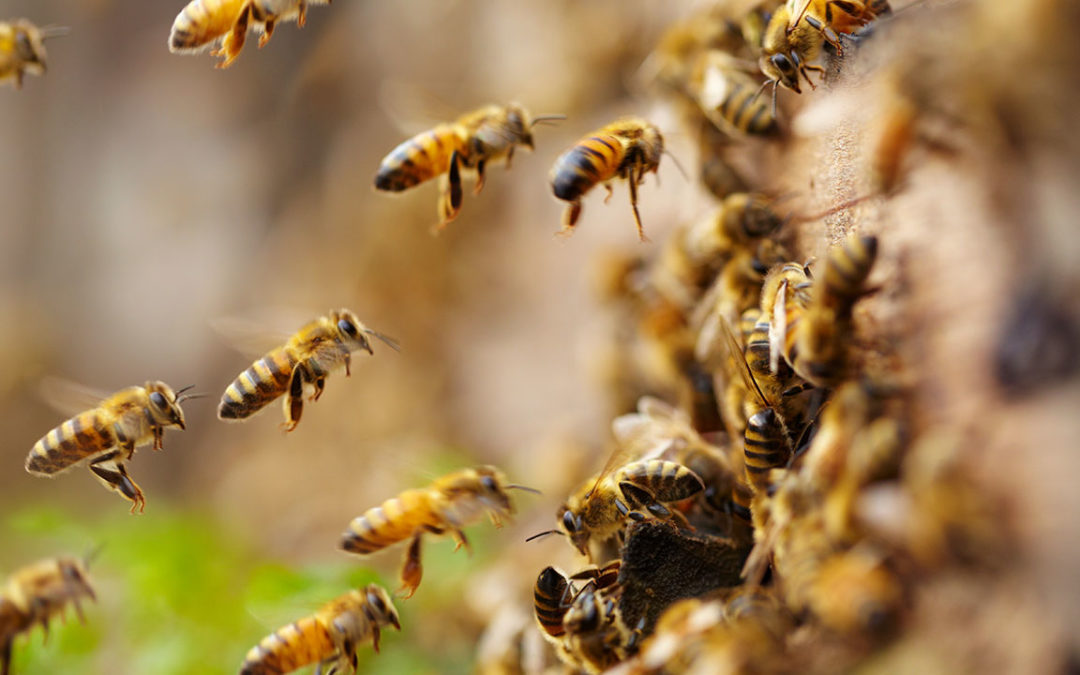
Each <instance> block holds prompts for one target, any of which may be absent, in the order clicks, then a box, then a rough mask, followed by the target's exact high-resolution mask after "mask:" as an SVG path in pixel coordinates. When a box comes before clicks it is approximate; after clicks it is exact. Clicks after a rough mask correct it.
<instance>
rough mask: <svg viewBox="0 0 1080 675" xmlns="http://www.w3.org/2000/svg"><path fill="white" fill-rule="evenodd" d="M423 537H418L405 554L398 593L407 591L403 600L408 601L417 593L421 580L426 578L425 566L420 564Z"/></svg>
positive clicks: (413, 540)
mask: <svg viewBox="0 0 1080 675" xmlns="http://www.w3.org/2000/svg"><path fill="white" fill-rule="evenodd" d="M422 536H423V535H420V534H418V535H416V536H415V537H413V539H412V542H411V543H410V544H409V550H408V551H406V552H405V563H404V564H403V565H402V566H401V588H399V589H398V590H397V592H398V593H401V592H402V591H407V592H408V595H403V596H402V597H403V599H405V600H408V599H409V598H411V597H412V596H413V593H415V592H416V588H417V586H419V585H420V579H421V578H422V577H423V576H424V566H423V564H421V562H420V539H421V537H422Z"/></svg>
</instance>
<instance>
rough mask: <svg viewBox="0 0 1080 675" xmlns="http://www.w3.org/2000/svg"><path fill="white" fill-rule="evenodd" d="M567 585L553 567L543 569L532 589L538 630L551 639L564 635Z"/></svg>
mask: <svg viewBox="0 0 1080 675" xmlns="http://www.w3.org/2000/svg"><path fill="white" fill-rule="evenodd" d="M569 586H570V585H569V583H568V582H567V581H566V577H564V576H563V575H562V574H560V573H559V571H558V570H556V569H555V568H554V567H545V568H544V570H543V571H542V572H540V576H539V577H537V578H536V586H534V587H533V611H534V612H535V613H536V621H537V623H539V624H540V628H542V629H543V631H544V632H545V633H547V634H548V635H550V636H551V637H560V636H562V635H563V634H565V633H566V629H565V628H563V617H564V616H566V610H567V608H568V607H569V603H568V602H567V600H568V599H569V597H568V596H569V595H570V594H569V593H568V592H567V591H568V590H569Z"/></svg>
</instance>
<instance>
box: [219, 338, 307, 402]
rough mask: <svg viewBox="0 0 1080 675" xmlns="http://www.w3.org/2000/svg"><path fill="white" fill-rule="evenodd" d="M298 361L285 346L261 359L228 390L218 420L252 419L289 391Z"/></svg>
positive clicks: (223, 397)
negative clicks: (267, 405) (268, 404)
mask: <svg viewBox="0 0 1080 675" xmlns="http://www.w3.org/2000/svg"><path fill="white" fill-rule="evenodd" d="M296 363H297V360H296V358H295V357H293V356H292V354H291V353H290V352H289V351H288V350H287V349H285V348H284V347H278V348H277V349H275V350H273V351H272V352H270V353H269V354H267V355H266V356H264V357H262V358H261V359H259V360H258V361H256V362H255V363H253V364H251V367H250V368H248V369H247V370H245V371H244V372H242V373H240V375H239V377H237V378H236V379H235V380H233V383H232V384H230V385H229V386H228V388H226V389H225V393H224V394H223V395H222V396H221V403H220V405H218V418H220V419H223V420H225V419H244V418H245V417H251V416H252V415H254V414H255V413H257V412H258V411H259V410H261V409H262V408H263V407H264V406H266V404H267V403H270V402H271V401H273V400H274V399H276V398H277V397H278V396H281V395H282V394H284V393H285V392H286V391H288V389H289V380H290V379H291V378H292V372H293V368H295V367H296Z"/></svg>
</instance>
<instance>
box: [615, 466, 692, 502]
mask: <svg viewBox="0 0 1080 675" xmlns="http://www.w3.org/2000/svg"><path fill="white" fill-rule="evenodd" d="M612 479H613V480H614V481H615V483H617V484H618V483H623V482H629V483H632V484H633V485H635V486H636V487H639V488H642V489H644V490H647V491H648V492H649V493H650V494H651V495H652V497H653V499H655V500H656V501H658V502H677V501H679V500H682V499H686V498H687V497H692V496H694V495H695V494H697V493H698V492H701V491H703V490H704V489H705V484H704V483H702V481H701V478H699V477H698V475H697V474H696V473H694V472H693V471H691V470H690V469H688V468H686V467H685V466H683V465H682V464H679V463H678V462H669V461H666V460H662V459H648V460H644V461H640V462H633V463H631V464H627V465H626V466H624V467H623V468H621V469H619V470H618V471H616V472H615V474H614V475H613V476H612ZM624 492H625V491H624Z"/></svg>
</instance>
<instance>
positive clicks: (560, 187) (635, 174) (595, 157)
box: [551, 117, 664, 241]
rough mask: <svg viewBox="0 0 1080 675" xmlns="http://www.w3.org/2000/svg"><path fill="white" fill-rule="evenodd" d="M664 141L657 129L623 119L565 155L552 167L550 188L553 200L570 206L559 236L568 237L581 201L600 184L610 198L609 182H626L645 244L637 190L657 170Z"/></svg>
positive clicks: (596, 133)
mask: <svg viewBox="0 0 1080 675" xmlns="http://www.w3.org/2000/svg"><path fill="white" fill-rule="evenodd" d="M663 152H664V137H663V136H661V135H660V129H658V128H657V127H656V125H654V124H652V123H651V122H647V121H646V120H643V119H641V118H640V117H625V118H623V119H620V120H616V121H615V122H612V123H611V124H609V125H607V126H605V127H602V128H600V129H597V130H596V131H594V132H592V133H591V134H589V135H588V136H586V137H585V138H582V139H581V140H580V141H578V143H577V145H575V146H574V147H572V148H570V149H569V150H567V151H566V152H564V153H563V154H562V155H561V156H559V158H558V159H557V160H555V165H554V166H553V167H551V188H552V190H553V191H554V192H555V196H556V197H558V198H559V199H562V200H563V201H567V202H570V205H569V206H567V207H566V215H565V216H564V217H563V227H562V230H561V231H560V232H559V234H562V235H566V236H568V235H570V234H571V233H573V231H574V226H575V225H576V224H577V221H578V217H580V216H581V209H582V206H581V199H582V197H584V196H585V193H586V192H588V191H589V190H591V189H593V187H595V186H596V184H597V183H602V184H603V185H604V187H605V188H606V189H607V193H608V194H607V197H608V198H609V199H610V198H611V181H613V180H615V179H616V178H621V179H625V180H626V181H627V185H629V187H630V207H631V208H632V209H633V210H634V222H635V223H636V224H637V230H638V237H639V238H640V239H641V241H648V239H647V238H646V237H645V230H644V229H642V227H641V216H640V215H639V214H638V208H637V188H638V185H641V183H643V182H644V181H645V174H647V173H649V172H650V171H651V172H653V173H656V171H657V170H658V169H659V168H660V155H662V154H663Z"/></svg>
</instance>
